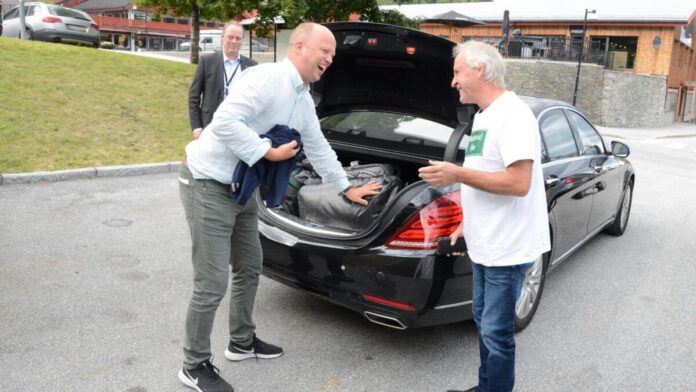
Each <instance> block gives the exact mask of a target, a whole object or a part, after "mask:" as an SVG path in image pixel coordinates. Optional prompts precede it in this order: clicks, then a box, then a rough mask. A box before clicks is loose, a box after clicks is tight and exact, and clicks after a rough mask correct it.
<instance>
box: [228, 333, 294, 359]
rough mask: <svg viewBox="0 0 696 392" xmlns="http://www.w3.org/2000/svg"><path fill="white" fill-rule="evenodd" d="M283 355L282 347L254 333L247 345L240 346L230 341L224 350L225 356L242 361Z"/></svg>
mask: <svg viewBox="0 0 696 392" xmlns="http://www.w3.org/2000/svg"><path fill="white" fill-rule="evenodd" d="M281 355H283V349H282V348H280V347H276V346H274V345H272V344H268V343H266V342H264V341H262V340H261V339H259V338H257V337H256V335H254V340H253V341H252V342H251V344H250V345H249V346H247V347H242V346H239V345H236V344H234V343H233V342H232V341H230V344H229V345H227V350H225V357H226V358H227V359H229V360H230V361H243V360H245V359H249V358H263V359H270V358H278V357H279V356H281Z"/></svg>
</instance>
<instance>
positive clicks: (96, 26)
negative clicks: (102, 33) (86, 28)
mask: <svg viewBox="0 0 696 392" xmlns="http://www.w3.org/2000/svg"><path fill="white" fill-rule="evenodd" d="M91 27H92V29H93V30H99V25H98V24H96V23H92V25H91Z"/></svg>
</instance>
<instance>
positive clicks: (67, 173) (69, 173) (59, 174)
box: [0, 162, 181, 185]
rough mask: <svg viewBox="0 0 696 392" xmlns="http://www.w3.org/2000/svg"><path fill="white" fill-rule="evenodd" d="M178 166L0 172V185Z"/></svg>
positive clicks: (132, 173) (167, 170)
mask: <svg viewBox="0 0 696 392" xmlns="http://www.w3.org/2000/svg"><path fill="white" fill-rule="evenodd" d="M180 166H181V162H162V163H143V164H137V165H124V166H102V167H87V168H82V169H70V170H56V171H38V172H29V173H2V174H0V185H14V184H35V183H39V182H57V181H69V180H79V179H86V178H107V177H127V176H140V175H145V174H160V173H170V172H174V171H177V170H179V167H180Z"/></svg>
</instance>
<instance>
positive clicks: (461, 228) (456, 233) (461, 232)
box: [449, 222, 464, 256]
mask: <svg viewBox="0 0 696 392" xmlns="http://www.w3.org/2000/svg"><path fill="white" fill-rule="evenodd" d="M463 235H464V222H462V223H460V224H459V226H457V228H456V229H455V230H454V231H453V232H452V234H450V236H449V237H450V245H452V246H454V244H456V243H457V239H459V237H461V236H463ZM452 255H453V256H464V252H452Z"/></svg>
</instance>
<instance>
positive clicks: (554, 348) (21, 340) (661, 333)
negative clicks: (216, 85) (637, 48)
mask: <svg viewBox="0 0 696 392" xmlns="http://www.w3.org/2000/svg"><path fill="white" fill-rule="evenodd" d="M615 136H616V135H615ZM631 138H632V139H631V140H628V141H627V143H628V144H629V145H630V146H631V149H632V154H631V156H630V159H631V160H632V161H633V163H634V165H635V166H636V172H637V181H636V190H635V197H634V206H633V212H632V216H631V220H630V222H629V228H628V230H627V232H626V234H625V235H624V236H623V237H619V238H613V237H609V236H604V235H600V236H598V237H596V238H595V239H593V240H591V241H590V242H589V243H588V244H586V245H585V246H584V247H583V248H582V249H580V251H579V252H577V253H576V254H575V255H573V256H572V257H571V258H570V259H569V260H568V261H567V262H566V263H564V264H563V265H561V266H560V267H559V268H557V269H556V270H554V271H553V272H552V273H551V275H550V276H549V279H548V281H547V285H546V288H545V291H544V298H543V300H542V303H541V305H540V308H539V311H538V313H537V316H536V318H535V320H534V321H533V323H532V325H531V326H530V327H529V328H528V329H527V330H525V331H524V332H522V333H520V334H518V336H517V340H518V363H517V384H516V385H517V388H516V390H518V391H577V390H598V391H652V390H675V391H676V390H690V389H691V384H692V382H693V380H694V379H696V366H694V363H696V348H695V347H696V346H694V344H693V341H694V340H693V331H694V330H696V311H695V310H694V307H693V303H695V302H696V294H695V292H694V289H693V287H694V285H693V279H694V277H695V276H696V264H694V263H693V255H694V253H695V252H696V243H694V241H693V238H694V236H695V235H696V229H695V228H694V227H695V225H694V223H693V222H694V221H696V212H695V211H694V209H693V206H692V205H691V204H692V203H693V195H694V194H695V193H696V173H694V170H693V169H694V168H696V160H694V158H693V156H694V154H693V150H696V138H694V137H688V135H687V136H684V137H678V138H673V139H656V140H658V141H650V140H651V139H652V138H650V139H649V138H646V137H644V136H641V135H640V134H638V133H637V134H635V135H632V136H631ZM677 144H680V145H681V144H684V146H683V147H679V146H677ZM670 145H671V147H670ZM0 222H2V224H3V227H2V232H1V234H0V249H2V251H1V253H0V276H2V279H1V285H0V304H1V305H2V306H3V309H4V310H3V312H2V313H0V324H1V325H2V326H3V328H2V331H1V332H0V339H2V342H3V344H2V347H1V348H0V366H2V368H3V369H4V370H5V373H6V377H3V378H2V379H0V390H2V391H15V390H27V391H78V390H79V391H83V390H85V391H127V392H144V391H150V392H153V391H186V390H188V389H187V388H185V387H184V386H183V385H181V384H180V383H179V381H178V380H177V378H176V372H177V371H178V368H179V367H180V366H181V360H182V355H181V345H182V335H183V319H184V313H185V308H186V304H187V300H188V296H189V290H190V284H191V279H190V273H191V269H190V260H189V239H188V232H187V228H186V225H185V221H184V217H183V212H182V210H181V208H180V206H179V201H178V193H177V181H176V175H175V174H174V173H169V174H157V175H144V176H135V177H115V178H102V179H88V180H73V181H64V182H55V183H38V184H18V185H3V186H2V187H0ZM226 305H227V302H226V301H225V302H224V303H223V309H222V310H221V311H220V312H219V313H218V316H219V317H218V318H217V321H216V327H215V329H214V332H213V342H214V346H213V353H214V355H215V357H214V363H215V364H216V365H217V366H218V367H220V369H221V371H222V373H223V375H224V376H225V377H226V378H227V379H229V380H230V381H231V382H232V384H233V385H234V386H235V390H237V391H241V392H248V391H271V390H277V391H311V392H315V391H316V392H328V391H351V392H352V391H370V392H371V391H385V392H388V391H444V390H446V389H448V388H455V387H456V388H468V387H469V386H471V385H473V384H474V382H475V380H476V366H477V364H478V349H477V338H476V331H475V328H474V325H473V323H471V322H464V323H458V324H453V325H446V326H441V327H434V328H424V329H414V330H407V331H396V330H392V329H387V328H383V327H380V326H377V325H374V324H371V323H369V322H368V321H367V320H365V319H364V318H363V317H362V316H361V315H359V314H357V313H353V312H350V311H348V310H344V309H342V308H339V307H336V306H333V305H331V304H328V303H325V302H323V301H321V300H319V299H316V298H314V297H312V296H310V295H308V294H305V293H300V292H298V291H296V290H293V289H290V288H287V287H285V286H282V285H280V284H277V283H275V282H273V281H271V280H269V279H266V278H262V280H261V285H260V288H259V293H258V297H257V305H256V308H255V321H256V324H257V326H258V334H259V336H260V337H261V338H262V339H265V340H268V341H270V342H273V343H278V344H280V345H281V346H283V348H284V349H285V355H284V356H283V357H281V358H280V359H277V360H270V361H265V360H259V361H258V362H257V361H254V360H248V361H245V362H242V363H231V362H229V361H227V360H226V359H225V358H224V355H223V351H224V347H225V345H226V344H227V338H226V318H227V311H226Z"/></svg>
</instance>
